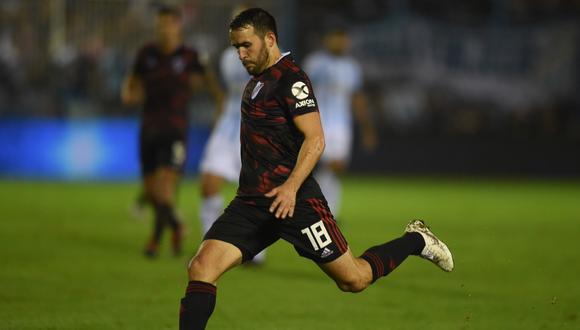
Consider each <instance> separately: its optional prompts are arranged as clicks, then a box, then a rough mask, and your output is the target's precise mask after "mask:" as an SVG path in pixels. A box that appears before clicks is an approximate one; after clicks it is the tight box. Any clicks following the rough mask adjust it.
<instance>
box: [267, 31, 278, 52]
mask: <svg viewBox="0 0 580 330" xmlns="http://www.w3.org/2000/svg"><path fill="white" fill-rule="evenodd" d="M264 39H265V41H266V45H267V46H268V48H272V47H274V45H275V44H276V35H275V34H274V32H272V31H270V32H266V35H265V36H264Z"/></svg>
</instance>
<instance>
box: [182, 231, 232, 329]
mask: <svg viewBox="0 0 580 330" xmlns="http://www.w3.org/2000/svg"><path fill="white" fill-rule="evenodd" d="M241 262H242V252H241V251H240V250H239V249H238V248H237V247H236V246H234V245H232V244H230V243H227V242H224V241H220V240H213V239H209V240H205V241H203V242H202V243H201V246H200V247H199V250H198V251H197V254H196V255H195V256H194V257H193V259H191V261H190V262H189V265H188V273H189V283H188V285H187V289H186V290H185V297H184V298H183V299H181V307H180V310H179V329H181V330H193V329H205V326H206V324H207V321H208V320H209V318H210V316H211V314H212V312H213V310H214V308H215V302H216V293H217V287H216V284H217V280H218V279H219V277H220V276H221V275H222V274H223V273H225V272H226V271H228V270H229V269H231V268H233V267H235V266H237V265H239V264H240V263H241Z"/></svg>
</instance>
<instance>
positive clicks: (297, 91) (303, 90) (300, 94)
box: [291, 81, 310, 100]
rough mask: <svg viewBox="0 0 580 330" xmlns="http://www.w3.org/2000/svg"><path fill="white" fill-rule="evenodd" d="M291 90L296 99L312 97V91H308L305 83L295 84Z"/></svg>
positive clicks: (298, 82)
mask: <svg viewBox="0 0 580 330" xmlns="http://www.w3.org/2000/svg"><path fill="white" fill-rule="evenodd" d="M291 90H292V95H294V97H295V98H297V99H299V100H304V99H305V98H307V97H308V95H310V90H309V89H308V86H306V84H305V83H303V82H302V81H297V82H295V83H294V85H292V89H291Z"/></svg>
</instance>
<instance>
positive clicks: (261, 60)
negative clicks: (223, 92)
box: [249, 45, 270, 76]
mask: <svg viewBox="0 0 580 330" xmlns="http://www.w3.org/2000/svg"><path fill="white" fill-rule="evenodd" d="M268 63H270V53H268V49H267V48H266V45H262V50H260V54H259V55H258V59H257V61H256V66H255V67H254V71H255V72H249V73H250V74H251V75H254V76H257V75H259V74H260V73H262V72H263V71H264V70H266V66H267V65H268Z"/></svg>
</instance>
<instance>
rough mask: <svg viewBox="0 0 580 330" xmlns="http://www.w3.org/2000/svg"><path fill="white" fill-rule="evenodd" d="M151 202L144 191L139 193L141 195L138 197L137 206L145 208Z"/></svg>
mask: <svg viewBox="0 0 580 330" xmlns="http://www.w3.org/2000/svg"><path fill="white" fill-rule="evenodd" d="M149 202H150V200H149V197H148V196H147V194H146V193H145V192H144V191H142V192H141V193H139V195H138V196H137V205H139V206H140V207H145V206H147V204H149Z"/></svg>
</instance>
